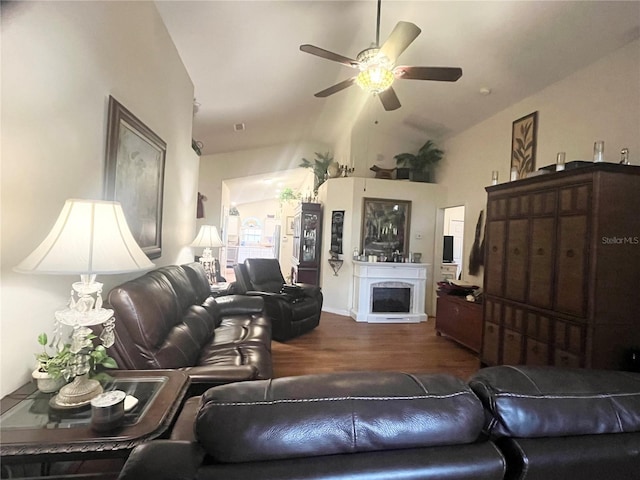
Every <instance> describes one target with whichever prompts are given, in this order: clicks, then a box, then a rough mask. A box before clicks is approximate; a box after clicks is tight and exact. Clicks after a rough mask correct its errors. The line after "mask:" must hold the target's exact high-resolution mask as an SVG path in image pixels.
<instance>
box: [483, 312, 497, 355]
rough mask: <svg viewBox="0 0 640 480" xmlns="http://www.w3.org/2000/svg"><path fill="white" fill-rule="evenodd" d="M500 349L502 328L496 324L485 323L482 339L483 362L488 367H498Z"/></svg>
mask: <svg viewBox="0 0 640 480" xmlns="http://www.w3.org/2000/svg"><path fill="white" fill-rule="evenodd" d="M499 349H500V327H499V326H498V325H496V324H495V323H491V322H484V335H483V337H482V361H483V362H484V363H486V364H487V365H498V359H499V353H500V352H499Z"/></svg>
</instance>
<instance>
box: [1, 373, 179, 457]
mask: <svg viewBox="0 0 640 480" xmlns="http://www.w3.org/2000/svg"><path fill="white" fill-rule="evenodd" d="M109 375H110V376H111V377H112V379H111V380H109V381H108V382H107V383H106V384H105V385H104V389H105V390H106V391H108V390H122V391H124V392H125V393H127V394H129V395H132V396H134V397H136V398H137V399H138V404H137V405H136V406H135V407H134V408H133V409H132V410H131V411H129V412H126V413H125V418H124V422H123V425H122V426H121V427H119V428H118V429H116V430H114V431H111V432H104V433H99V432H95V431H94V430H92V429H91V425H90V422H91V407H84V408H80V409H74V410H59V409H53V408H51V407H50V406H49V400H50V399H51V397H52V396H53V394H45V393H41V392H39V391H37V389H36V387H35V384H33V383H29V384H27V385H24V386H22V387H20V388H19V389H18V390H16V391H15V392H13V393H11V394H9V395H7V396H6V397H4V398H3V399H2V400H1V402H0V406H1V412H0V413H1V415H0V435H1V438H2V445H1V448H0V457H1V461H2V463H3V464H27V463H40V462H42V463H49V462H59V461H68V460H88V459H100V458H117V457H126V456H127V455H128V454H129V452H130V450H131V449H133V448H134V447H135V446H137V445H139V444H141V443H143V442H146V441H148V440H151V439H153V438H157V437H159V436H161V435H162V434H163V433H164V432H165V431H166V430H167V429H168V428H169V426H170V425H171V423H172V421H173V419H174V417H175V415H176V413H177V411H178V410H179V408H180V406H181V404H182V400H183V398H184V396H185V394H186V392H187V388H188V387H189V377H188V376H187V375H186V374H185V373H183V372H180V371H173V370H118V371H113V372H111V371H110V372H109Z"/></svg>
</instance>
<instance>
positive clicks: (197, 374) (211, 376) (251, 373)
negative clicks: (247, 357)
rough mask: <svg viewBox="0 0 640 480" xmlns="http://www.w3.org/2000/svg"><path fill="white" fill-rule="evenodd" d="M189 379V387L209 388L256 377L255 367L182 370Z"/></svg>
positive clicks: (208, 367)
mask: <svg viewBox="0 0 640 480" xmlns="http://www.w3.org/2000/svg"><path fill="white" fill-rule="evenodd" d="M182 370H184V371H185V372H186V373H188V374H189V377H190V378H191V385H194V384H208V385H210V386H211V387H214V386H216V385H224V384H227V383H231V382H239V381H243V380H254V379H255V378H257V377H258V369H257V368H256V367H255V365H229V366H226V365H198V366H195V367H186V368H183V369H182Z"/></svg>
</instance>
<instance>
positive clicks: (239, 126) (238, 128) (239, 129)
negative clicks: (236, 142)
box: [233, 123, 244, 132]
mask: <svg viewBox="0 0 640 480" xmlns="http://www.w3.org/2000/svg"><path fill="white" fill-rule="evenodd" d="M233 129H234V130H235V131H236V132H242V131H244V123H236V124H234V125H233Z"/></svg>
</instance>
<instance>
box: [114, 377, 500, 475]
mask: <svg viewBox="0 0 640 480" xmlns="http://www.w3.org/2000/svg"><path fill="white" fill-rule="evenodd" d="M483 421H484V413H483V410H482V405H481V403H480V401H479V400H478V398H477V397H476V396H475V395H474V394H473V392H472V391H471V389H470V388H469V387H468V386H467V385H466V384H465V383H464V382H463V381H462V380H459V379H457V378H455V377H452V376H449V375H407V374H402V373H396V372H388V373H383V372H369V373H367V372H359V373H339V374H323V375H307V376H300V377H289V378H278V379H275V380H271V381H258V382H241V383H235V384H230V385H223V386H222V387H216V388H212V389H210V390H208V391H207V392H205V393H204V394H203V395H202V396H201V397H193V398H191V399H189V400H188V401H187V404H186V405H185V408H184V409H183V411H182V413H181V415H180V417H179V418H178V420H177V423H176V426H175V428H174V430H173V435H172V439H171V440H157V441H152V442H149V443H147V444H144V445H142V446H140V447H137V448H136V449H135V450H134V451H133V452H132V454H131V455H130V457H129V460H128V461H127V463H126V465H125V467H124V469H123V471H122V473H121V476H120V479H121V480H133V479H136V480H142V479H157V480H162V479H169V478H171V479H175V478H181V479H195V478H198V479H200V480H206V479H212V480H213V479H224V480H236V479H248V478H250V479H252V480H285V479H287V480H292V479H332V480H337V479H397V480H400V479H439V480H471V479H473V480H499V479H502V478H503V475H504V469H505V465H504V460H503V457H502V455H501V454H500V452H499V451H498V449H497V448H496V447H495V445H494V444H493V443H491V442H489V441H487V440H485V439H483V438H481V429H482V425H483ZM196 438H197V441H196Z"/></svg>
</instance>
